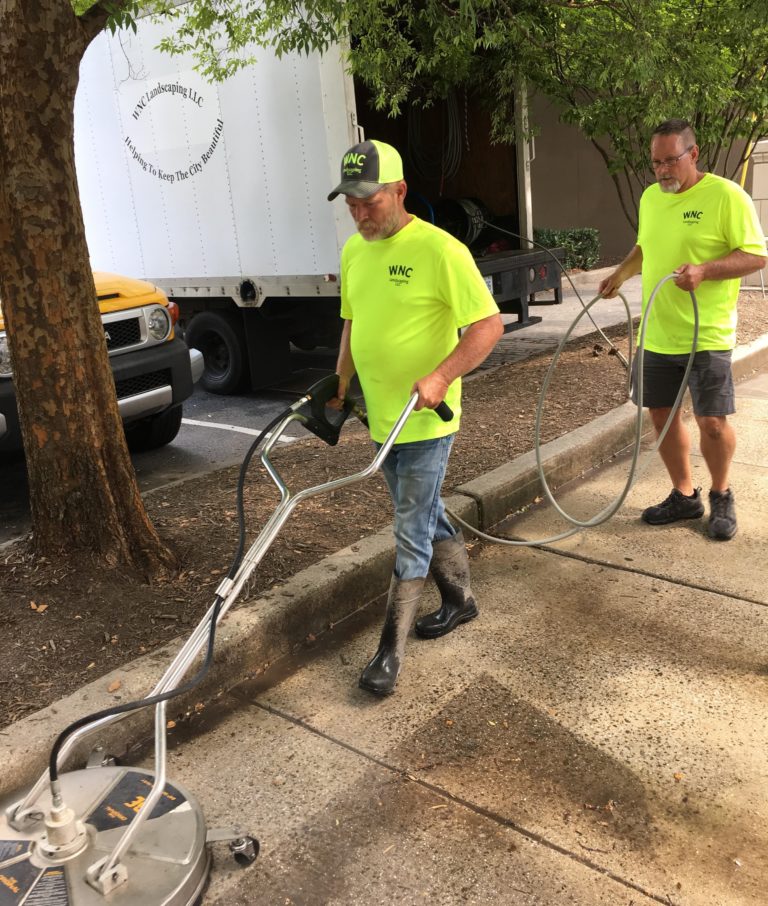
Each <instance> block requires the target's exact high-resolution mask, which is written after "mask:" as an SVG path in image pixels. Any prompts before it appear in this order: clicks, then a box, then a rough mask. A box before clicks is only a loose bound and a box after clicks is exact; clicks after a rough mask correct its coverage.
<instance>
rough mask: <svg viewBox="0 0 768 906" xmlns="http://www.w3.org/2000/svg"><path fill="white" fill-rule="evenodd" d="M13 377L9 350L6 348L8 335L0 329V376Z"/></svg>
mask: <svg viewBox="0 0 768 906" xmlns="http://www.w3.org/2000/svg"><path fill="white" fill-rule="evenodd" d="M9 377H13V370H12V369H11V350H10V349H9V348H8V337H7V336H6V335H5V331H4V330H0V378H9Z"/></svg>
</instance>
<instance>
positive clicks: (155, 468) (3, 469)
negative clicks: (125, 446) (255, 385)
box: [0, 353, 335, 546]
mask: <svg viewBox="0 0 768 906" xmlns="http://www.w3.org/2000/svg"><path fill="white" fill-rule="evenodd" d="M334 361H335V356H333V355H332V354H330V353H329V354H328V355H314V356H312V357H309V356H307V357H305V358H304V359H300V360H299V361H298V362H297V364H298V365H299V367H298V368H297V370H296V371H295V372H294V374H293V376H292V377H291V379H289V380H287V381H284V382H282V383H280V384H278V385H275V386H274V387H272V388H269V389H267V390H260V391H254V392H251V393H245V394H242V395H239V396H217V395H216V394H213V393H207V392H206V391H205V390H203V389H202V388H201V387H199V386H198V387H196V388H195V392H194V393H193V395H192V396H191V397H190V398H189V399H188V400H187V401H186V402H185V403H184V419H183V421H182V425H181V430H180V431H179V434H178V435H177V437H176V439H175V440H174V441H173V443H171V444H169V445H168V446H166V447H162V448H160V449H159V450H152V451H151V452H148V453H137V454H134V455H133V457H132V459H133V464H134V467H135V469H136V476H137V478H138V481H139V487H140V488H141V490H142V491H149V490H154V489H157V488H160V487H164V486H165V485H168V484H171V483H173V482H175V481H180V480H183V479H185V478H189V477H190V476H192V475H200V474H203V473H205V472H210V471H213V470H214V469H218V468H222V467H224V466H228V465H232V464H235V463H239V462H242V459H243V456H244V455H245V453H246V451H247V450H248V447H249V446H250V444H251V443H252V442H253V440H254V438H255V437H256V435H257V434H259V432H260V431H262V430H263V428H264V427H266V425H268V424H269V422H270V421H271V420H272V419H273V418H274V417H275V416H276V415H279V414H280V412H282V411H283V410H284V409H285V408H286V407H287V406H289V405H290V404H291V403H292V402H294V401H295V400H296V399H298V398H299V397H300V396H301V393H302V392H303V391H304V390H306V388H307V387H309V386H311V384H313V383H314V382H315V381H316V380H319V379H320V378H321V377H323V376H324V375H325V374H327V373H328V372H329V371H332V370H333V365H334ZM305 362H306V367H302V366H305ZM305 433H306V432H305V431H304V429H303V428H301V427H300V426H299V425H291V426H290V427H289V429H288V431H287V432H286V434H285V435H284V436H285V437H286V438H289V437H300V436H303V435H305ZM0 488H2V494H1V495H0V546H2V545H3V544H5V543H7V542H9V541H12V540H14V539H15V538H18V537H19V536H20V535H22V534H23V533H24V532H26V531H27V530H28V529H29V526H30V522H29V490H28V485H27V470H26V466H25V463H24V459H23V457H21V456H17V457H7V456H6V457H4V458H0Z"/></svg>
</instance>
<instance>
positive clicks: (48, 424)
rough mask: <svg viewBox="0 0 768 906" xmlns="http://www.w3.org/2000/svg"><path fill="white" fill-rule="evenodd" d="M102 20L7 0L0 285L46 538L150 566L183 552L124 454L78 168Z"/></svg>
mask: <svg viewBox="0 0 768 906" xmlns="http://www.w3.org/2000/svg"><path fill="white" fill-rule="evenodd" d="M99 16H100V18H99ZM105 20H106V15H105V14H104V13H103V11H101V10H99V9H96V10H95V11H93V12H92V13H90V14H88V15H87V16H85V17H82V18H80V19H78V18H77V17H76V16H75V14H74V13H73V11H72V6H71V3H70V0H0V298H2V302H3V312H4V317H5V323H6V328H7V333H8V342H9V346H10V351H11V359H12V362H13V366H14V381H15V385H16V394H17V401H18V408H19V417H20V420H21V426H22V434H23V438H24V449H25V453H26V459H27V467H28V471H29V486H30V504H31V512H32V527H33V537H34V543H35V547H36V550H37V551H38V552H39V553H41V554H44V555H46V556H48V557H64V556H65V557H68V558H70V559H71V560H74V561H75V562H76V559H77V557H79V556H82V555H83V554H84V553H92V554H95V555H96V556H97V557H98V558H99V559H100V560H101V562H103V563H104V565H105V566H110V567H112V566H120V567H129V568H131V569H134V570H138V571H139V572H140V573H141V574H142V575H143V576H145V577H147V578H151V577H153V576H157V575H159V574H161V573H163V572H165V571H166V570H167V569H168V568H170V567H172V566H173V565H174V557H173V555H172V554H171V553H170V551H169V550H168V549H167V548H165V547H164V545H163V544H162V542H161V541H160V539H159V537H158V536H157V533H156V532H155V530H154V528H153V527H152V524H151V523H150V522H149V520H148V518H147V515H146V512H145V509H144V505H143V503H142V500H141V496H140V494H139V489H138V485H137V483H136V476H135V473H134V470H133V465H132V463H131V459H130V456H129V455H128V449H127V446H126V442H125V436H124V433H123V428H122V422H121V419H120V415H119V412H118V408H117V400H116V394H115V388H114V383H113V380H112V372H111V369H110V366H109V359H108V356H107V348H106V342H105V337H104V329H103V327H102V323H101V318H100V315H99V309H98V303H97V300H96V290H95V286H94V282H93V275H92V273H91V269H90V264H89V258H88V248H87V245H86V240H85V229H84V226H83V217H82V211H81V208H80V200H79V197H78V189H77V177H76V174H75V159H74V100H75V91H76V89H77V82H78V76H79V65H80V60H81V59H82V56H83V54H84V53H85V50H86V48H87V46H88V44H89V42H90V40H91V39H92V38H93V37H94V36H95V35H96V34H97V33H98V31H99V30H100V28H101V27H103V25H104V22H105Z"/></svg>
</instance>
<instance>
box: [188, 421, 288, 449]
mask: <svg viewBox="0 0 768 906" xmlns="http://www.w3.org/2000/svg"><path fill="white" fill-rule="evenodd" d="M181 423H182V425H194V426H195V427H197V428H219V429H220V430H221V431H235V432H236V433H238V434H261V431H260V430H259V429H258V428H241V427H240V426H239V425H222V424H221V423H219V422H201V421H198V420H197V419H194V418H183V419H182V420H181ZM266 437H267V439H269V438H270V437H272V435H271V434H267V435H266ZM296 440H299V438H298V437H285V436H283V437H279V438H278V439H277V442H278V443H279V444H291V443H293V442H294V441H296Z"/></svg>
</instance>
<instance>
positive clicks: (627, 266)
mask: <svg viewBox="0 0 768 906" xmlns="http://www.w3.org/2000/svg"><path fill="white" fill-rule="evenodd" d="M698 159H699V148H698V145H697V144H696V136H695V134H694V131H693V128H692V127H691V125H690V123H688V122H686V121H685V120H680V119H672V120H667V121H666V122H663V123H661V124H660V125H659V126H657V127H656V129H655V130H654V131H653V135H652V137H651V161H650V163H651V166H652V167H653V171H654V173H655V175H656V183H655V184H654V185H652V186H649V188H647V189H646V190H645V192H644V193H643V196H642V198H641V199H640V210H639V227H638V234H637V244H636V245H635V247H634V248H633V249H632V251H631V252H630V253H629V255H627V257H626V258H625V259H624V261H622V263H621V264H620V265H619V266H618V267H617V268H616V270H615V271H614V272H613V273H612V274H611V275H610V276H608V277H606V278H605V279H604V280H603V281H602V282H601V283H600V292H601V294H602V295H603V296H604V297H605V298H606V299H610V298H612V297H614V296H615V295H616V293H617V292H618V290H619V288H620V287H621V285H622V283H624V281H625V280H627V279H628V278H629V277H632V276H634V275H635V274H638V273H641V272H642V278H643V311H645V307H646V305H647V304H648V299H649V297H650V294H651V292H652V291H653V289H654V287H655V286H656V285H657V283H658V282H659V280H661V278H662V277H665V276H667V275H668V274H670V273H672V272H674V273H675V274H676V277H675V279H674V281H672V280H670V281H669V282H667V283H665V284H664V286H663V287H662V288H661V290H660V291H659V294H658V296H657V298H656V300H655V301H654V306H653V311H652V313H651V316H650V320H649V322H648V327H647V331H646V343H645V356H644V358H643V376H644V382H643V383H644V388H643V405H644V406H647V407H648V409H649V410H650V415H651V421H652V422H653V426H654V428H655V430H656V435H657V436H658V435H659V433H660V432H661V430H662V429H663V427H664V425H665V423H666V421H667V418H668V417H669V414H670V412H671V410H672V406H673V404H674V400H675V397H676V396H677V392H678V390H679V388H680V383H681V380H682V377H683V373H684V371H685V368H686V365H687V363H688V358H689V356H690V351H691V346H692V343H693V325H694V313H693V306H692V304H691V298H690V295H689V293H690V292H691V291H693V292H694V293H695V294H696V300H697V303H698V308H699V334H698V343H697V347H696V348H697V352H696V355H695V357H694V363H693V367H692V369H691V374H690V378H689V382H688V386H689V389H690V392H691V399H692V401H693V412H694V416H695V418H696V422H697V424H698V426H699V438H700V446H701V454H702V456H703V457H704V461H705V462H706V464H707V468H708V470H709V474H710V477H711V490H710V492H709V506H710V516H709V523H708V526H707V533H708V535H709V537H710V538H714V539H716V540H720V541H727V540H729V539H730V538H733V536H734V535H735V534H736V510H735V506H734V497H733V492H732V490H731V488H730V484H729V480H728V476H729V470H730V465H731V461H732V460H733V454H734V450H735V447H736V435H735V433H734V429H733V426H732V425H731V424H730V423H729V422H728V418H727V417H728V416H729V415H732V414H733V413H734V412H735V411H736V409H735V404H734V389H733V376H732V373H731V352H732V350H733V347H734V346H735V345H736V304H737V302H738V296H739V282H740V279H741V278H742V277H744V276H746V275H747V274H751V273H754V272H755V271H758V270H760V269H761V268H762V267H764V266H765V263H766V249H765V238H764V235H763V228H762V227H761V225H760V221H759V218H758V216H757V212H756V211H755V206H754V204H753V203H752V199H751V198H750V197H749V195H747V193H746V192H744V191H743V189H741V188H740V187H739V186H738V185H736V183H734V182H732V181H731V180H728V179H723V178H722V177H720V176H715V175H714V174H712V173H702V172H700V171H699V170H698V169H697V167H696V162H697V161H698ZM633 384H634V382H633ZM636 394H637V389H636V388H633V399H634V401H635V402H637V396H636ZM690 449H691V441H690V435H689V433H688V429H687V427H686V426H685V424H684V423H683V420H682V417H681V415H680V412H679V411H678V412H677V413H676V414H675V417H674V419H673V420H672V423H671V425H670V427H669V431H668V433H667V435H666V437H665V438H664V442H663V444H662V445H661V447H660V449H659V453H660V454H661V458H662V460H663V462H664V465H665V466H666V468H667V472H668V473H669V477H670V479H671V481H672V491H671V493H670V494H669V495H668V496H667V497H666V499H665V500H663V501H662V502H661V503H659V504H657V505H655V506H650V507H648V508H647V509H646V510H644V511H643V514H642V518H643V520H644V521H645V522H647V523H649V524H650V525H667V524H669V523H671V522H677V521H678V520H681V519H699V518H700V517H701V516H703V515H704V504H703V503H702V500H701V493H700V492H701V488H697V487H694V483H693V478H692V473H691V462H690Z"/></svg>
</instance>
